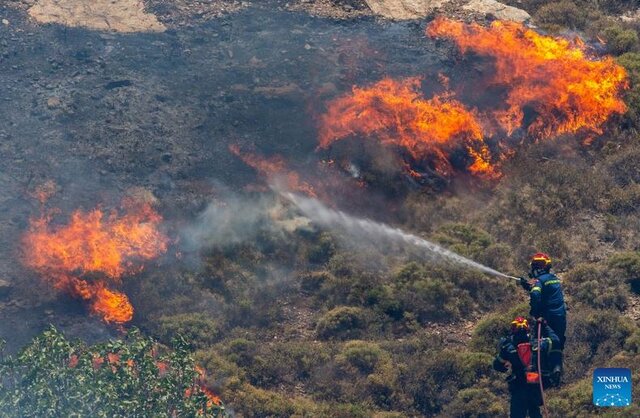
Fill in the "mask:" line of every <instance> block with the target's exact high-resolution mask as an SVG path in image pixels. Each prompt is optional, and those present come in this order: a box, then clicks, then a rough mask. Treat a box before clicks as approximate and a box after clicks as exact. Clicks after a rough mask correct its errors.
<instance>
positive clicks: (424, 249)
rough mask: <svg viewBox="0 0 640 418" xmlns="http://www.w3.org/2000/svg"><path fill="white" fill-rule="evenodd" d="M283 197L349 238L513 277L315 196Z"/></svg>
mask: <svg viewBox="0 0 640 418" xmlns="http://www.w3.org/2000/svg"><path fill="white" fill-rule="evenodd" d="M280 194H281V195H282V196H283V197H285V198H286V199H288V200H290V201H291V202H292V203H293V204H294V205H295V206H297V207H298V208H299V209H300V211H302V213H303V214H304V215H305V216H307V217H308V218H309V219H311V220H312V221H313V222H315V223H317V224H318V225H322V226H324V227H326V228H329V229H331V230H332V231H334V232H336V233H338V234H340V235H342V236H343V237H345V236H346V237H347V238H349V237H350V238H351V239H352V240H356V241H361V240H367V241H369V243H370V244H372V245H374V246H377V247H380V246H382V245H385V244H391V245H394V244H400V245H403V246H409V247H414V248H416V249H419V250H420V253H421V258H423V259H433V260H439V261H449V262H453V263H455V264H458V265H462V266H466V267H468V268H472V269H475V270H480V271H482V272H484V273H488V274H490V275H494V276H499V277H503V278H509V279H515V277H512V276H508V275H506V274H504V273H501V272H499V271H497V270H494V269H492V268H491V267H487V266H485V265H482V264H480V263H477V262H475V261H473V260H470V259H468V258H466V257H463V256H461V255H460V254H456V253H454V252H453V251H451V250H448V249H446V248H443V247H441V246H439V245H438V244H435V243H433V242H431V241H427V240H426V239H423V238H420V237H418V236H416V235H413V234H409V233H407V232H404V231H402V230H401V229H398V228H394V227H391V226H389V225H386V224H383V223H378V222H374V221H372V220H369V219H362V218H357V217H354V216H350V215H347V214H346V213H344V212H341V211H338V210H333V209H330V208H328V207H326V206H325V205H323V204H322V203H321V202H319V201H318V200H316V199H311V198H307V197H302V196H299V195H296V194H293V193H290V192H280Z"/></svg>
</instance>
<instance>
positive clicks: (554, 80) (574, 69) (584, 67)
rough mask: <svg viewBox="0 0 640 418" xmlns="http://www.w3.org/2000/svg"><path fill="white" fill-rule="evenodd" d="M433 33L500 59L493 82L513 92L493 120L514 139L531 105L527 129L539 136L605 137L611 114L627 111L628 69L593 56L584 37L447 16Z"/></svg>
mask: <svg viewBox="0 0 640 418" xmlns="http://www.w3.org/2000/svg"><path fill="white" fill-rule="evenodd" d="M427 34H428V35H429V36H431V37H445V38H451V39H453V40H454V42H455V43H456V44H457V45H458V46H459V48H460V49H461V50H462V51H463V52H467V51H472V52H475V53H478V54H481V55H486V56H490V57H493V58H494V59H495V72H494V73H493V74H492V76H491V77H492V79H491V80H490V83H491V84H493V85H501V86H505V87H506V88H507V89H508V93H507V98H506V104H507V106H508V108H507V109H506V110H501V111H497V112H495V113H494V114H493V116H494V117H495V118H496V119H497V122H498V123H499V125H500V126H501V127H502V128H503V129H504V130H506V132H507V133H508V134H509V135H510V134H511V133H513V131H514V130H516V129H518V128H520V127H521V126H522V124H523V121H524V108H525V107H527V108H529V109H532V110H533V111H534V112H535V114H536V116H535V119H534V120H533V121H532V122H531V123H530V124H529V125H528V126H527V127H526V128H527V131H528V132H529V134H531V135H532V136H534V138H548V137H551V136H556V135H559V134H563V133H576V132H579V131H581V130H584V131H590V132H595V133H602V130H601V126H602V125H603V124H604V122H606V121H607V119H608V118H609V117H610V116H611V115H613V114H622V113H624V112H625V111H626V106H625V104H624V102H623V101H622V99H621V98H620V93H621V91H622V90H623V89H625V88H626V87H627V77H626V72H625V70H624V69H623V68H622V67H621V66H619V65H617V64H616V63H615V61H614V60H613V58H611V57H605V58H595V57H592V56H590V55H589V53H588V51H587V47H586V46H585V44H584V43H583V42H582V41H581V40H580V39H577V38H576V39H574V40H572V41H570V40H566V39H562V38H553V37H550V36H545V35H540V34H539V33H537V32H535V31H533V30H531V29H528V28H526V27H524V26H523V25H522V24H520V23H515V22H501V21H494V22H493V23H492V24H491V26H490V27H483V26H480V25H478V24H476V23H472V24H465V23H461V22H456V21H452V20H449V19H446V18H438V19H436V20H434V21H433V22H432V23H431V24H430V25H429V27H428V28H427Z"/></svg>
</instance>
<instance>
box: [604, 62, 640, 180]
mask: <svg viewBox="0 0 640 418" xmlns="http://www.w3.org/2000/svg"><path fill="white" fill-rule="evenodd" d="M617 60H618V63H620V64H621V65H622V66H623V67H624V68H625V69H626V70H627V74H628V76H629V81H630V88H629V89H628V90H627V91H626V93H625V98H624V99H625V103H627V115H628V117H629V118H630V119H631V121H633V122H634V123H635V126H636V127H637V126H638V124H639V123H640V113H639V112H640V54H639V53H637V52H627V53H626V54H623V55H621V56H619V57H618V58H617ZM638 152H639V151H638V150H637V149H634V150H632V151H631V153H633V154H636V155H637V154H638ZM625 157H626V158H628V159H627V160H626V161H625V160H624V158H625ZM618 159H619V160H621V161H619V162H620V163H622V165H623V167H624V168H627V169H631V170H632V171H633V173H634V174H635V175H634V176H633V177H629V178H628V179H624V178H623V177H622V178H621V179H622V181H623V182H629V181H633V182H636V183H637V182H640V179H639V177H640V175H638V166H637V164H635V160H634V159H633V155H627V154H622V153H621V154H620V155H619V156H618ZM611 167H612V168H613V169H614V170H615V169H616V167H615V165H612V166H611Z"/></svg>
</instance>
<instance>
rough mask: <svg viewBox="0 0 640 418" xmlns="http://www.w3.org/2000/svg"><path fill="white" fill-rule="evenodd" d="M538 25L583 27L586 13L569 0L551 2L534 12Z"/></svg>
mask: <svg viewBox="0 0 640 418" xmlns="http://www.w3.org/2000/svg"><path fill="white" fill-rule="evenodd" d="M534 17H535V20H536V22H538V23H539V24H540V25H542V26H545V27H547V28H551V29H554V30H557V29H560V28H563V27H564V28H567V27H568V28H571V29H584V27H585V24H586V23H587V13H586V11H585V9H584V8H581V7H578V6H577V5H576V4H575V3H573V2H572V1H569V0H563V1H559V2H553V3H549V4H545V5H544V6H542V7H540V8H539V9H538V11H537V12H536V14H535V16H534Z"/></svg>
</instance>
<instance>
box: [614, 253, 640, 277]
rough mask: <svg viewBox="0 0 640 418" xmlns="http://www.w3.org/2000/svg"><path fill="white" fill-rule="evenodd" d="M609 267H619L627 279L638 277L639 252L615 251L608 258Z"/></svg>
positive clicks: (639, 272)
mask: <svg viewBox="0 0 640 418" xmlns="http://www.w3.org/2000/svg"><path fill="white" fill-rule="evenodd" d="M608 264H609V267H611V268H616V269H619V270H620V271H621V272H622V274H624V275H625V277H626V279H627V280H631V279H637V278H640V253H638V252H631V251H630V252H623V253H616V254H614V255H613V256H611V257H610V258H609V260H608Z"/></svg>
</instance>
